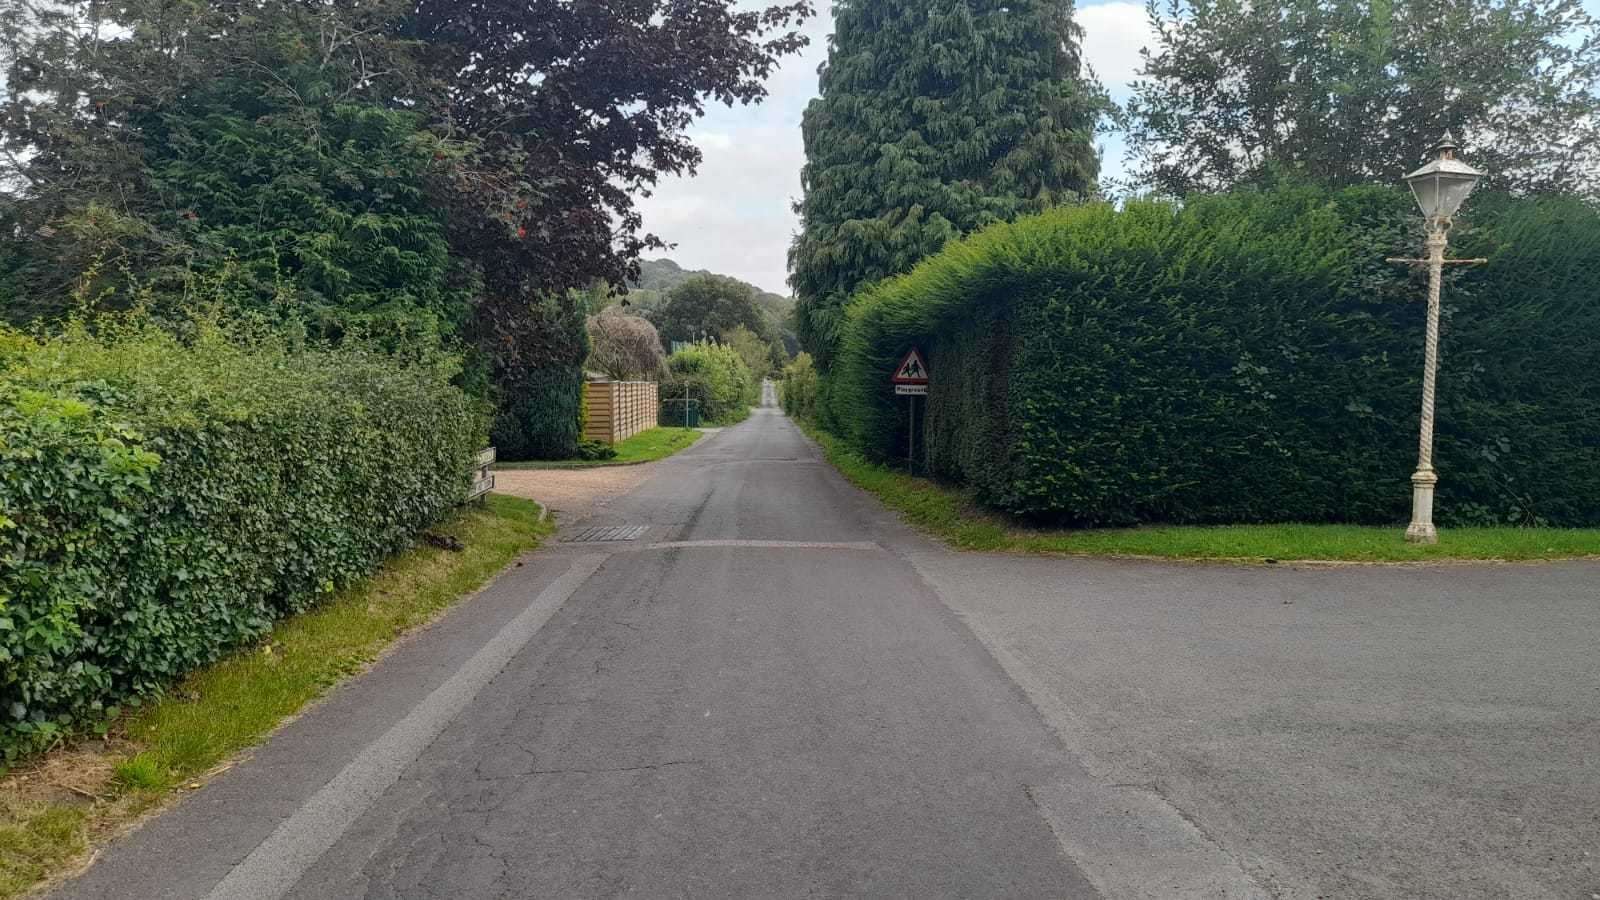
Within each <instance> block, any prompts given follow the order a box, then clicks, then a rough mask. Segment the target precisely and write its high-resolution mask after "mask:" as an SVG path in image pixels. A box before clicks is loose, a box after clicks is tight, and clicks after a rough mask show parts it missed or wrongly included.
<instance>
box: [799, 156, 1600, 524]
mask: <svg viewBox="0 0 1600 900" xmlns="http://www.w3.org/2000/svg"><path fill="white" fill-rule="evenodd" d="M1468 213H1469V215H1467V216H1466V217H1464V220H1463V222H1462V223H1461V225H1460V226H1459V227H1458V229H1457V232H1456V234H1455V235H1454V236H1453V239H1452V252H1454V253H1457V254H1459V255H1463V256H1483V257H1487V258H1488V259H1489V260H1490V261H1489V264H1488V265H1486V266H1482V267H1477V268H1472V269H1458V270H1453V271H1452V272H1451V274H1450V275H1449V276H1448V281H1447V284H1446V289H1445V291H1446V293H1445V323H1444V338H1443V347H1444V350H1443V358H1442V363H1441V370H1440V394H1439V406H1438V416H1439V433H1438V447H1437V451H1436V456H1435V459H1436V465H1437V467H1438V469H1439V471H1440V476H1441V479H1442V481H1441V485H1440V490H1439V516H1440V520H1441V521H1442V522H1444V523H1446V524H1465V523H1516V524H1551V525H1596V524H1600V339H1597V338H1596V335H1597V334H1600V290H1597V288H1600V212H1597V211H1596V210H1595V209H1594V208H1592V207H1590V206H1587V205H1585V204H1583V203H1582V202H1579V201H1576V200H1566V199H1531V200H1512V199H1509V198H1505V197H1497V196H1493V195H1486V196H1482V197H1478V198H1474V201H1473V202H1472V204H1471V206H1470V207H1469V210H1468ZM1419 244H1420V228H1419V224H1418V223H1417V221H1416V220H1415V218H1414V215H1413V213H1412V206H1411V201H1410V199H1409V198H1408V197H1406V196H1403V195H1402V194H1400V193H1399V192H1396V191H1391V190H1387V189H1371V188H1363V189H1351V190H1346V191H1343V192H1339V193H1335V194H1329V193H1324V192H1319V191H1315V190H1310V189H1290V190H1280V191H1274V192H1262V193H1244V194H1238V195H1232V196H1220V197H1210V198H1200V199H1195V200H1193V201H1191V202H1189V203H1187V204H1185V205H1184V206H1182V207H1181V208H1180V207H1176V206H1172V205H1166V204H1159V203H1149V202H1135V203H1130V204H1128V205H1127V207H1126V208H1124V209H1122V210H1120V211H1119V210H1115V209H1113V208H1111V207H1109V206H1103V205H1100V206H1088V207H1076V208H1063V209H1058V210H1054V211H1051V212H1048V213H1045V214H1043V215H1040V216H1037V217H1033V218H1029V219H1024V220H1020V221H1018V222H1016V223H1012V224H1006V225H999V226H996V227H993V228H991V229H988V230H986V231H984V232H982V233H980V234H978V235H975V236H973V237H971V238H969V239H966V240H964V241H961V242H958V243H955V244H953V245H951V246H950V247H949V248H947V249H946V250H945V251H944V252H943V253H941V254H939V255H938V256H936V257H933V258H931V259H930V260H928V261H926V262H924V263H923V264H922V265H921V266H919V267H918V268H916V269H915V270H914V271H913V272H911V273H910V274H908V275H907V276H904V277H901V278H898V279H893V280H889V281H886V282H882V283H880V284H879V285H877V286H876V287H875V288H873V289H871V290H869V291H868V292H866V293H865V294H864V295H863V296H861V297H860V298H858V300H857V301H856V302H855V303H854V304H853V305H852V307H851V309H850V312H849V320H848V323H847V327H846V330H845V336H844V340H843V344H842V351H841V357H840V362H839V364H838V366H837V367H836V370H835V372H834V373H833V374H832V375H831V376H830V377H829V378H828V379H827V380H826V381H827V389H826V390H825V391H824V392H823V401H822V402H823V403H824V407H825V408H824V409H823V411H822V418H823V421H824V424H825V425H828V426H830V427H832V428H833V429H834V430H836V431H839V432H840V433H841V434H843V435H844V436H845V437H846V438H847V439H848V440H849V441H850V442H851V443H852V444H853V445H855V446H856V447H857V448H859V449H861V450H863V451H864V452H866V453H868V454H870V455H874V456H877V457H879V458H892V457H894V456H897V455H903V454H904V452H905V449H904V448H905V446H906V443H905V441H906V435H905V432H904V428H905V427H906V424H905V418H906V417H905V415H904V410H903V404H904V402H905V401H904V400H903V399H900V400H897V399H896V398H895V397H894V396H893V394H892V392H891V390H890V389H889V375H890V371H891V369H892V367H893V366H894V364H895V362H897V361H898V359H899V358H900V355H901V354H903V353H904V352H905V350H906V349H907V348H908V347H911V346H920V347H922V348H923V350H924V351H925V352H926V353H927V356H928V362H929V365H930V369H931V371H932V374H933V382H932V389H931V393H930V396H929V398H928V401H927V414H926V416H925V418H924V423H925V425H924V428H925V432H924V434H923V435H922V438H923V441H924V442H925V447H922V446H921V445H919V453H921V454H924V455H925V456H926V459H927V463H928V465H929V467H930V468H931V470H932V471H933V472H934V473H935V474H937V475H939V476H942V477H945V478H950V479H955V480H959V481H962V482H966V483H968V484H970V485H972V486H973V487H974V488H975V490H976V492H977V494H978V496H979V497H980V499H981V500H983V501H984V502H986V503H989V504H992V505H993V506H995V507H998V508H1000V509H1002V510H1005V511H1007V512H1010V513H1014V514H1018V515H1022V516H1027V517H1032V518H1035V519H1039V520H1044V521H1053V522H1065V523H1077V524H1092V525H1120V524H1132V523H1140V522H1180V523H1182V522H1187V523H1222V522H1279V521H1304V522H1369V523H1388V522H1397V521H1403V520H1404V518H1405V515H1406V510H1407V508H1408V507H1407V503H1408V498H1409V486H1408V478H1409V476H1410V474H1411V471H1412V469H1413V468H1414V467H1415V459H1416V441H1417V415H1418V404H1419V400H1420V393H1421V387H1420V381H1421V369H1422V336H1423V325H1424V309H1425V307H1424V304H1423V302H1422V299H1423V297H1424V291H1425V280H1424V277H1423V275H1422V274H1421V273H1420V272H1415V271H1408V270H1407V269H1405V268H1404V267H1400V266H1394V265H1391V264H1388V263H1386V262H1384V258H1385V257H1387V256H1416V255H1418V252H1419V250H1420V247H1419Z"/></svg>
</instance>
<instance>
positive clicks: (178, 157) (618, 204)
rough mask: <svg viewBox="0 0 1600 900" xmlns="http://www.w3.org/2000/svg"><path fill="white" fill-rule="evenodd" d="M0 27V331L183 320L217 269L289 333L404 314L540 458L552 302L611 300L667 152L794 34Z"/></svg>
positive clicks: (705, 29) (732, 26)
mask: <svg viewBox="0 0 1600 900" xmlns="http://www.w3.org/2000/svg"><path fill="white" fill-rule="evenodd" d="M0 10H3V12H4V14H3V15H0V66H3V67H4V69H3V73H0V74H3V79H4V94H3V96H0V300H3V301H4V303H5V305H6V307H7V313H8V314H9V315H10V316H11V317H13V318H31V317H35V316H38V315H41V314H44V315H48V314H50V313H52V312H58V311H59V309H60V307H61V306H62V304H63V302H64V300H65V298H66V296H67V295H68V294H71V293H75V294H76V295H77V296H78V297H79V298H87V299H90V300H96V301H99V300H101V299H103V298H104V297H105V296H107V291H110V292H111V293H112V294H114V295H117V296H119V297H121V298H123V299H125V300H128V301H130V302H131V301H132V299H134V298H141V299H142V298H145V297H147V296H149V295H151V294H152V293H154V294H158V295H159V294H163V293H165V294H168V295H171V296H172V297H174V298H175V299H177V300H179V301H183V300H184V299H185V298H186V297H187V295H188V293H189V290H188V288H187V286H186V284H187V281H186V279H188V278H190V277H192V276H195V275H197V274H198V275H201V276H204V275H205V274H207V272H208V271H209V270H211V269H213V268H216V267H237V268H239V269H242V270H243V271H244V272H245V273H246V274H247V275H248V278H247V279H245V280H244V281H245V283H246V284H247V285H248V289H247V290H245V291H244V295H243V297H242V298H241V302H246V303H248V304H253V305H257V306H262V305H265V306H268V307H274V306H288V307H294V308H296V309H299V310H301V311H305V310H310V311H311V312H312V313H313V315H312V316H310V318H319V317H320V318H323V319H328V320H341V319H342V318H344V317H346V316H350V315H354V316H356V317H358V318H363V319H366V318H372V317H374V316H376V317H378V318H380V319H382V318H386V317H388V316H389V314H390V312H392V311H393V310H394V309H396V308H402V309H405V310H409V311H410V312H412V313H415V318H416V321H418V322H423V323H434V322H437V323H438V326H439V327H437V329H436V330H439V331H441V332H445V333H456V334H458V335H460V336H461V338H462V339H463V340H464V341H467V342H470V344H471V345H472V346H473V347H474V348H475V351H476V353H475V355H476V357H477V358H478V360H479V361H480V364H479V365H478V366H477V371H479V372H481V373H482V374H483V375H486V376H488V378H489V379H490V383H492V385H493V388H494V389H493V390H492V391H490V393H491V395H492V396H493V397H495V399H497V401H499V403H500V406H501V408H502V418H504V417H505V416H506V415H507V414H508V413H506V412H505V411H506V410H516V411H517V412H515V413H512V414H511V415H514V416H515V417H518V418H519V419H520V421H517V422H504V421H502V422H499V423H497V425H496V433H497V434H500V435H502V436H511V437H508V438H507V440H508V441H512V442H513V443H516V444H519V445H521V446H524V447H526V448H529V449H528V451H527V452H538V453H546V452H548V453H555V454H558V455H559V454H561V452H562V448H563V447H564V446H565V445H566V444H568V443H570V441H569V440H568V438H567V437H565V436H563V435H565V434H566V432H568V431H570V429H569V428H567V426H566V425H565V424H563V423H565V422H566V420H567V419H568V418H575V417H573V416H569V415H568V412H569V410H568V409H567V407H569V406H571V405H573V404H574V403H575V402H576V399H575V398H576V397H577V392H578V391H579V389H580V388H579V380H580V377H581V371H580V368H579V367H580V366H581V364H582V362H583V359H584V357H585V355H586V353H587V339H586V337H585V335H584V318H585V316H584V312H585V310H583V309H581V308H580V301H579V299H578V298H577V296H576V294H575V292H576V291H581V290H582V289H583V288H585V287H587V286H588V285H589V284H591V283H592V282H593V281H595V280H597V279H598V280H602V281H605V282H608V283H610V284H612V285H615V286H619V287H620V286H621V285H622V284H623V282H624V281H625V280H626V278H627V277H628V276H629V275H630V274H632V267H633V263H634V261H635V260H636V259H637V257H638V255H639V253H640V252H641V251H642V250H643V249H644V248H646V247H650V246H659V242H658V241H656V240H655V239H654V238H652V237H650V236H649V235H648V234H645V233H644V232H643V229H642V222H641V220H640V217H639V215H638V213H637V211H636V209H635V208H634V205H633V203H634V197H635V196H637V195H638V194H639V193H641V192H643V191H645V190H647V189H648V188H649V187H650V185H652V184H653V183H654V182H655V181H656V179H657V178H659V177H660V176H661V175H662V174H664V173H670V174H683V173H687V172H690V171H692V170H693V169H694V167H695V166H696V165H697V164H698V162H699V161H700V154H699V152H698V151H697V150H696V149H695V147H694V145H693V143H692V142H691V141H690V139H689V137H688V132H687V128H688V125H689V124H690V123H691V122H693V121H694V119H695V118H696V117H698V116H699V115H700V114H701V113H702V112H703V109H704V105H705V104H706V103H707V102H711V101H716V102H722V103H729V104H733V103H753V102H756V101H759V100H760V99H761V98H762V97H763V96H764V94H765V89H764V87H763V81H764V79H765V78H766V77H767V75H769V74H770V72H771V70H772V68H773V66H774V65H775V63H776V61H777V60H778V59H779V58H780V57H781V56H783V55H785V54H787V53H791V52H793V51H795V50H797V49H799V48H800V47H801V46H802V45H803V44H804V42H805V39H804V38H803V37H802V36H801V35H800V34H799V33H798V31H797V30H796V27H797V26H798V25H799V24H801V23H802V22H803V20H804V19H805V18H806V17H807V16H808V15H809V14H810V12H811V8H810V0H789V2H786V3H776V4H774V5H771V6H765V7H759V8H754V9H752V8H749V7H746V6H745V5H744V4H742V3H739V2H736V0H629V2H614V0H515V2H514V0H467V2H458V0H413V2H403V0H372V2H362V3H308V2H304V0H258V2H253V3H249V4H240V3H237V2H233V0H178V2H169V0H128V2H124V3H117V4H106V3H91V2H71V0H4V3H3V6H0ZM85 271H89V272H91V274H92V275H93V276H94V277H93V278H91V279H88V280H87V282H86V281H85V280H81V279H79V276H80V275H81V274H82V273H84V272H85ZM408 315H409V313H408ZM430 327H431V326H430ZM407 328H408V329H411V330H415V329H412V328H411V326H409V325H408V326H407ZM335 330H337V329H335ZM552 386H554V387H552ZM552 392H554V393H552ZM557 393H558V394H560V396H559V397H556V396H555V394H557ZM569 395H570V396H569ZM547 396H548V397H549V398H550V399H549V401H548V402H546V400H545V399H541V398H544V397H547ZM568 400H571V401H572V402H571V403H568V402H567V401H568ZM534 422H537V423H539V424H537V426H535V425H533V424H530V423H534ZM552 423H554V424H552ZM550 428H557V430H558V431H560V432H561V434H546V433H545V432H546V431H548V430H549V429H550ZM530 429H531V430H530ZM535 432H538V433H535Z"/></svg>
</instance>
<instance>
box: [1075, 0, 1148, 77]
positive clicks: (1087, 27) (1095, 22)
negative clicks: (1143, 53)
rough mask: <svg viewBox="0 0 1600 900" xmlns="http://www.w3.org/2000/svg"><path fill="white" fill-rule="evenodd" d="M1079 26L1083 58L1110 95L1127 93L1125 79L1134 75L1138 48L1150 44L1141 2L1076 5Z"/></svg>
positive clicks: (1137, 63)
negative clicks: (1081, 33)
mask: <svg viewBox="0 0 1600 900" xmlns="http://www.w3.org/2000/svg"><path fill="white" fill-rule="evenodd" d="M1077 19H1078V24H1079V25H1080V26H1082V27H1083V58H1084V61H1085V62H1087V63H1088V64H1089V65H1091V66H1093V67H1094V71H1095V74H1097V75H1099V76H1100V80H1101V81H1102V82H1103V83H1104V84H1105V86H1106V88H1107V89H1108V90H1110V91H1111V93H1112V95H1113V96H1116V97H1117V98H1118V99H1122V98H1124V97H1126V96H1127V85H1128V82H1130V81H1132V80H1133V79H1134V77H1135V76H1136V75H1137V74H1138V71H1139V66H1140V64H1141V62H1142V60H1141V59H1140V57H1139V50H1140V49H1141V48H1144V47H1147V46H1149V45H1150V44H1151V41H1152V39H1153V37H1154V33H1153V32H1152V31H1151V30H1150V18H1149V16H1147V15H1146V14H1145V8H1144V4H1142V3H1128V2H1124V0H1116V2H1112V3H1099V4H1096V5H1094V6H1083V7H1079V9H1078V12H1077Z"/></svg>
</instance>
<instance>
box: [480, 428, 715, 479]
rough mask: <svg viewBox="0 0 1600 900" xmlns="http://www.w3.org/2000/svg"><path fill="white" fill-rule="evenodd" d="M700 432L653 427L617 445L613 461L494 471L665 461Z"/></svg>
mask: <svg viewBox="0 0 1600 900" xmlns="http://www.w3.org/2000/svg"><path fill="white" fill-rule="evenodd" d="M700 435H701V432H699V431H696V430H695V429H693V428H652V429H650V430H649V431H641V432H639V433H638V434H636V435H634V436H633V437H631V438H628V439H627V440H625V441H623V442H621V443H620V444H617V445H616V449H617V455H616V457H614V458H612V459H600V460H587V459H554V460H535V461H532V462H511V463H501V464H500V465H498V466H496V467H495V468H497V469H593V468H599V467H601V466H635V465H638V464H639V463H647V462H655V461H656V460H658V459H665V458H666V457H668V456H671V455H672V454H674V453H677V452H678V451H679V450H684V449H687V448H688V447H689V446H690V445H692V444H693V443H694V442H695V441H698V440H700Z"/></svg>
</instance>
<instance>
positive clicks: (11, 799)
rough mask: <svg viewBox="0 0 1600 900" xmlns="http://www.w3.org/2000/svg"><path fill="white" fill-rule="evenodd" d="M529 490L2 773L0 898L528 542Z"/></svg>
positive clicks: (472, 584) (76, 853)
mask: <svg viewBox="0 0 1600 900" xmlns="http://www.w3.org/2000/svg"><path fill="white" fill-rule="evenodd" d="M539 512H540V511H539V506H538V504H536V503H533V502H531V501H528V500H520V499H517V498H514V497H505V496H500V495H493V494H492V495H490V496H489V498H488V500H487V502H486V504H485V505H484V506H483V507H481V508H473V509H470V510H468V511H466V512H463V513H462V514H460V515H459V516H457V517H456V518H455V519H454V520H452V521H450V522H448V523H446V524H444V525H441V526H440V527H439V528H437V529H436V531H438V532H439V533H441V534H448V535H451V536H453V537H455V538H457V539H458V540H460V541H461V543H462V545H463V548H464V549H462V550H460V551H459V552H453V551H449V550H443V549H438V548H435V547H431V546H419V547H417V548H416V549H413V550H410V551H408V552H406V553H402V554H400V555H399V556H396V557H395V558H394V559H392V560H390V562H389V563H388V564H387V565H386V566H385V567H384V568H383V570H382V571H380V572H379V573H378V574H377V575H375V576H373V577H372V578H370V579H367V580H366V581H364V582H362V583H361V584H358V585H356V586H353V587H351V588H350V589H348V590H346V591H344V592H342V593H341V594H339V595H338V596H337V597H336V598H335V599H334V600H332V601H331V602H329V603H327V604H325V605H323V606H320V607H318V608H317V609H315V610H312V611H310V612H307V613H305V614H303V615H299V616H296V617H294V618H291V619H288V620H286V621H284V622H283V623H281V624H280V625H279V626H278V627H277V628H276V629H274V630H273V632H272V634H271V635H270V637H269V638H267V639H265V640H263V641H262V642H261V643H259V644H258V645H256V646H254V647H248V648H244V649H241V650H239V651H238V652H236V653H234V654H233V655H231V656H229V657H227V658H225V659H223V660H221V661H220V662H218V663H216V664H214V665H212V666H209V667H207V668H205V669H202V670H200V671H198V672H196V673H194V674H193V675H191V676H189V677H188V678H186V679H184V680H183V681H182V682H181V683H180V684H178V685H176V686H174V688H173V689H172V690H171V691H170V692H169V693H168V694H167V695H166V696H165V697H163V698H161V699H158V700H156V701H154V702H152V703H149V704H147V705H146V706H145V707H144V708H143V709H142V710H139V711H136V712H134V713H132V714H130V715H128V716H126V717H125V718H123V719H122V720H120V721H119V722H117V723H116V724H115V727H113V729H112V731H111V735H110V737H108V738H107V739H106V740H104V741H92V742H86V743H83V744H79V745H76V746H73V747H68V748H63V749H61V750H58V751H56V752H52V753H48V754H45V755H44V757H43V758H41V759H37V760H33V761H30V762H28V763H25V764H24V765H23V766H21V767H19V768H18V769H17V770H16V771H14V772H12V773H10V774H9V775H7V776H6V777H5V778H4V779H0V898H11V897H17V896H20V895H21V894H23V893H24V892H26V891H27V890H29V889H30V888H32V887H34V886H36V885H38V884H39V883H41V882H43V881H46V880H48V879H50V878H52V877H55V876H58V875H60V874H62V873H63V872H64V871H66V870H68V869H69V868H70V867H71V866H72V865H74V864H75V863H76V862H77V861H78V860H79V859H80V858H81V857H82V856H83V854H84V852H85V851H86V850H87V849H88V847H89V846H90V845H91V844H92V843H93V842H94V841H95V840H96V839H98V838H102V837H104V836H107V835H110V834H114V833H115V832H116V831H117V830H119V829H120V828H122V827H124V826H126V825H127V824H128V823H130V822H133V821H134V820H136V819H137V818H138V817H139V816H141V815H143V814H144V813H146V812H148V811H150V810H152V809H154V808H156V807H159V806H160V805H161V804H163V803H164V802H166V801H167V800H168V799H170V798H171V797H172V796H173V795H174V793H176V792H178V791H181V790H185V789H187V788H189V787H192V786H198V785H199V781H198V780H197V779H202V778H204V777H205V776H206V775H207V774H208V773H210V772H212V771H214V770H215V769H216V768H217V767H219V766H221V765H224V764H226V762H227V760H228V759H229V758H230V757H232V756H233V755H234V754H236V753H238V752H239V751H241V750H244V749H246V748H248V747H251V746H253V745H255V744H257V743H259V742H260V741H261V740H262V739H263V738H265V737H266V736H267V735H268V734H269V733H271V731H272V730H273V729H274V728H276V727H277V726H278V725H279V724H280V723H282V722H283V721H284V720H285V719H287V718H288V717H290V716H292V715H294V714H295V713H296V712H298V711H299V710H300V709H301V708H303V707H304V706H305V705H306V704H307V703H308V702H310V701H311V700H314V699H315V698H317V697H318V696H319V695H321V694H322V693H324V692H325V691H326V690H327V689H328V688H329V687H331V686H332V685H334V684H336V683H337V682H339V681H340V680H341V679H343V678H345V677H347V676H349V675H351V674H354V673H356V672H359V671H361V670H362V669H363V668H364V667H365V666H367V665H368V664H369V663H370V662H372V660H374V659H375V658H376V657H377V656H378V655H379V654H380V653H381V652H382V651H383V649H384V648H385V647H387V646H388V645H389V644H390V643H392V642H393V641H394V640H395V639H396V638H397V637H399V636H400V635H401V634H404V633H405V632H406V631H408V630H409V629H412V628H415V627H416V626H418V625H422V624H424V623H426V622H428V621H430V620H432V619H433V618H434V617H435V616H437V615H438V614H439V613H441V612H443V611H444V610H445V609H447V608H449V607H450V606H451V605H453V604H454V603H455V602H456V601H457V600H459V599H461V598H462V597H463V596H465V595H466V594H468V593H470V592H472V591H474V590H476V589H477V588H478V587H480V586H482V585H483V584H484V583H485V582H487V581H488V580H489V579H490V578H492V577H493V576H494V575H495V574H496V573H498V572H499V571H500V570H501V569H503V568H504V567H505V566H506V565H507V564H508V563H510V562H511V560H512V559H513V558H515V557H516V556H518V555H519V554H521V553H522V552H524V551H526V550H529V549H531V548H533V547H535V546H537V545H538V543H539V540H540V538H542V537H543V536H544V535H546V534H548V533H549V532H550V531H551V530H552V528H553V525H552V524H551V523H548V522H540V521H539Z"/></svg>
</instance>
